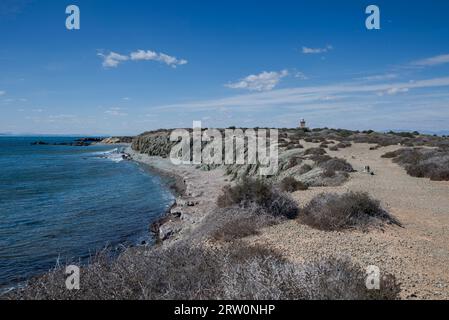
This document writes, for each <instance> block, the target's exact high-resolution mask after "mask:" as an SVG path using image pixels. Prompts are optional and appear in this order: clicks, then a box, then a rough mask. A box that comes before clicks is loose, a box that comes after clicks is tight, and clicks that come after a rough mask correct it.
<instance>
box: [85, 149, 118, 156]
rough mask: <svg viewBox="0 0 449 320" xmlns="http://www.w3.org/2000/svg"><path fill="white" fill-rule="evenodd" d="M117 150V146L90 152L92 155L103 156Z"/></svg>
mask: <svg viewBox="0 0 449 320" xmlns="http://www.w3.org/2000/svg"><path fill="white" fill-rule="evenodd" d="M118 152H119V150H118V148H115V149H112V150H107V151H98V152H94V153H92V154H93V155H97V156H105V155H108V154H113V153H118Z"/></svg>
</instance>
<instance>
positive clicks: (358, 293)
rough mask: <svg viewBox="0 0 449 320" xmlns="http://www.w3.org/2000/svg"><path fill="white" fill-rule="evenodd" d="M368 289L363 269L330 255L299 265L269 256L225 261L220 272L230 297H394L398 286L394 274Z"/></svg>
mask: <svg viewBox="0 0 449 320" xmlns="http://www.w3.org/2000/svg"><path fill="white" fill-rule="evenodd" d="M388 278H389V279H391V280H390V281H388V282H383V283H382V285H381V290H376V291H370V290H367V288H366V285H365V272H364V271H363V270H362V269H361V268H360V267H359V266H357V265H356V264H354V263H353V262H351V261H350V260H349V259H345V258H335V257H329V258H326V259H319V260H318V259H317V260H315V261H309V262H307V263H304V264H301V265H298V264H294V263H291V262H288V261H285V260H283V259H279V258H277V257H272V256H269V255H268V256H262V257H250V258H248V259H246V260H243V261H242V260H241V261H239V263H228V264H226V265H225V268H224V272H223V288H224V297H223V298H224V299H230V300H374V299H378V300H394V299H398V295H399V293H400V286H399V285H398V284H397V283H396V280H395V278H394V276H392V275H388Z"/></svg>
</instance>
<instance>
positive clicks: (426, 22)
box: [0, 0, 449, 135]
mask: <svg viewBox="0 0 449 320" xmlns="http://www.w3.org/2000/svg"><path fill="white" fill-rule="evenodd" d="M70 4H75V5H77V6H79V8H80V11H81V29H80V30H72V31H69V30H67V29H66V28H65V19H66V17H67V15H66V14H65V8H66V7H67V6H68V5H70ZM370 4H376V5H378V6H379V8H380V10H381V30H371V31H369V30H367V29H366V27H365V19H366V17H367V15H366V14H365V8H366V7H367V6H368V5H370ZM448 12H449V2H447V1H440V0H434V1H430V0H428V1H405V0H404V1H402V0H395V1H358V0H353V1H349V0H348V1H338V3H337V1H330V0H329V1H320V0H315V1H298V0H297V1H282V0H278V1H241V0H240V1H220V2H219V1H193V0H192V1H170V2H167V1H153V0H152V1H137V0H135V1H119V0H117V1H106V0H81V1H76V0H73V1H59V0H58V1H54V0H48V1H45V0H40V1H39V0H34V1H33V0H2V2H1V4H0V30H1V32H0V114H1V117H0V132H10V133H16V134H20V133H41V134H44V133H45V134H47V133H48V134H105V135H114V134H117V135H118V134H137V133H140V132H143V131H146V130H151V129H157V128H171V127H191V126H192V121H193V120H202V121H203V125H204V126H206V127H227V126H232V125H235V126H247V127H254V126H274V127H293V126H297V125H298V122H299V120H300V119H301V118H306V119H307V120H308V122H309V124H310V126H312V127H324V126H327V127H340V128H349V129H375V130H389V129H395V130H421V131H441V130H449V126H448V123H449V90H448V89H449V41H447V39H449V20H448V19H447V13H448Z"/></svg>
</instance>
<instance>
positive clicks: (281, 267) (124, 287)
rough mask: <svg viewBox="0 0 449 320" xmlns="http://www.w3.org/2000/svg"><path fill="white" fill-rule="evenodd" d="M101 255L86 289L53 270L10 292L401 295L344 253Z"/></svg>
mask: <svg viewBox="0 0 449 320" xmlns="http://www.w3.org/2000/svg"><path fill="white" fill-rule="evenodd" d="M106 260H107V259H100V260H99V261H97V262H94V263H93V264H91V265H89V266H86V267H85V268H83V269H82V270H81V275H82V276H81V284H80V290H78V291H77V290H74V291H69V290H67V289H66V288H65V277H66V275H65V273H64V269H63V268H60V269H57V270H54V271H52V272H51V273H49V274H47V275H46V276H43V277H40V278H39V279H35V280H33V281H31V282H30V284H29V285H28V286H27V287H26V288H24V289H20V290H17V291H14V292H12V293H10V294H9V295H8V296H7V297H6V298H7V299H23V300H36V299H37V300H181V299H192V300H197V299H200V300H203V299H208V300H216V299H230V300H234V299H239V300H241V299H250V300H274V299H276V300H279V299H284V300H287V299H290V300H298V299H305V300H311V299H320V300H321V299H329V300H331V299H340V300H341V299H357V300H366V299H397V298H398V294H399V292H400V286H399V285H398V284H397V283H396V281H395V279H394V277H393V276H391V278H392V281H389V282H387V283H385V284H383V283H382V284H383V285H382V286H381V290H377V291H369V290H367V289H366V286H365V272H364V270H363V269H362V268H361V267H360V266H358V265H356V264H354V263H352V262H351V261H349V260H348V259H341V258H332V257H331V258H327V259H321V260H316V261H309V262H306V263H303V264H294V263H292V262H288V261H287V260H286V259H284V258H283V256H282V255H281V254H280V253H279V252H277V251H274V250H272V249H269V248H266V247H261V246H247V245H244V244H242V243H234V244H230V245H225V246H222V247H220V248H216V249H213V248H211V247H204V246H194V245H192V244H190V243H189V244H188V243H178V244H175V245H173V246H170V247H158V248H135V249H127V250H126V251H125V252H124V253H123V254H122V255H121V256H120V257H119V258H118V259H116V260H114V261H112V262H107V261H106Z"/></svg>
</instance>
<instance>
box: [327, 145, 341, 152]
mask: <svg viewBox="0 0 449 320" xmlns="http://www.w3.org/2000/svg"><path fill="white" fill-rule="evenodd" d="M329 150H330V151H338V150H339V149H338V147H337V146H336V145H335V146H331V147H329Z"/></svg>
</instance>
